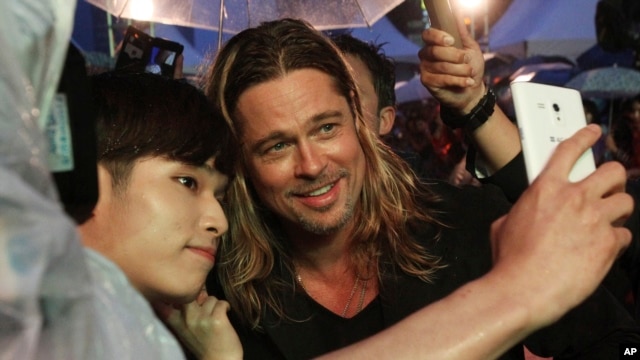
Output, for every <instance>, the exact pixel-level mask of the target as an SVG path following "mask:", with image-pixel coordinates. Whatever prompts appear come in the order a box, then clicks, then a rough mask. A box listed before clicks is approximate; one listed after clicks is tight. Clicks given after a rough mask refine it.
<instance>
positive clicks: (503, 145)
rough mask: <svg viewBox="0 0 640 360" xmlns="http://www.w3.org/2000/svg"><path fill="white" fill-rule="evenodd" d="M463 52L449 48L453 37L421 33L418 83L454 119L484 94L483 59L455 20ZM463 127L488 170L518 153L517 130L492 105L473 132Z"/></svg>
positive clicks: (478, 49) (440, 32)
mask: <svg viewBox="0 0 640 360" xmlns="http://www.w3.org/2000/svg"><path fill="white" fill-rule="evenodd" d="M458 28H459V31H460V37H461V39H462V44H463V49H458V48H456V47H454V46H453V38H452V37H451V36H450V35H449V34H447V33H446V32H444V31H440V30H438V29H433V28H431V29H427V30H424V31H423V32H422V39H423V41H424V43H425V46H424V47H423V48H422V49H421V50H420V53H419V57H420V78H421V80H422V83H423V84H424V86H425V87H427V89H429V91H430V92H431V94H433V96H434V97H435V98H436V99H437V100H438V101H439V102H440V104H441V106H442V107H443V108H447V109H448V111H449V113H450V114H451V115H454V116H460V117H462V116H465V115H468V114H469V113H470V112H471V111H472V110H473V108H474V107H475V106H476V105H478V104H479V103H480V102H481V101H482V99H483V97H484V96H485V95H486V94H487V87H486V86H485V84H484V83H483V76H484V58H483V56H482V51H481V50H480V47H479V45H478V43H476V42H475V41H474V40H473V39H472V38H471V36H470V35H469V33H468V31H467V30H466V26H465V25H464V24H462V23H461V19H458ZM463 128H465V131H466V132H467V134H468V135H469V138H470V139H472V140H473V142H474V143H475V146H476V148H477V150H478V151H479V153H480V154H481V155H482V157H483V159H484V161H485V163H486V165H487V166H489V168H490V170H492V171H496V170H498V169H500V168H502V167H503V166H504V165H506V164H507V163H508V162H509V161H511V160H512V159H513V158H514V157H515V156H516V155H517V154H518V153H519V152H520V149H521V148H520V138H519V135H518V129H517V127H516V126H515V125H514V124H513V123H512V122H511V121H510V120H509V118H508V117H507V116H506V115H505V114H504V113H503V112H502V110H501V109H500V108H499V107H498V106H497V105H496V106H494V109H493V114H492V115H491V116H490V117H489V118H488V120H487V121H486V122H485V123H484V124H483V125H482V126H480V127H478V128H477V129H474V130H471V129H469V128H466V127H463Z"/></svg>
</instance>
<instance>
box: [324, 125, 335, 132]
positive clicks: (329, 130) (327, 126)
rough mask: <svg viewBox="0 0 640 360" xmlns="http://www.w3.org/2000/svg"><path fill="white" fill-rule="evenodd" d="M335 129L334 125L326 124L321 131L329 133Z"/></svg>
mask: <svg viewBox="0 0 640 360" xmlns="http://www.w3.org/2000/svg"><path fill="white" fill-rule="evenodd" d="M334 127H335V125H334V124H324V125H322V127H321V130H322V131H323V132H326V133H327V132H331V130H333V128H334Z"/></svg>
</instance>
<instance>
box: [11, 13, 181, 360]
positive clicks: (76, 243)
mask: <svg viewBox="0 0 640 360" xmlns="http://www.w3.org/2000/svg"><path fill="white" fill-rule="evenodd" d="M74 10H75V0H3V1H0V48H1V49H2V51H0V359H65V360H66V359H179V358H183V357H184V356H183V354H182V351H181V350H180V347H179V345H178V343H177V341H176V340H175V339H174V338H173V337H172V336H171V335H170V333H169V332H168V330H167V329H166V328H165V327H164V326H163V325H162V324H161V323H160V322H159V320H158V319H157V318H156V317H155V316H154V314H153V311H152V310H151V307H150V306H149V304H148V303H147V302H146V301H145V299H144V298H143V297H142V296H141V295H140V294H139V293H138V292H137V291H135V290H134V289H133V288H132V287H131V285H130V284H129V282H128V281H127V279H126V277H125V275H124V274H123V273H122V272H121V271H120V270H119V269H118V268H117V267H116V266H115V265H114V264H113V263H112V262H110V261H109V260H107V259H105V258H104V257H102V256H101V255H100V254H97V253H95V252H92V251H90V250H85V249H84V248H83V247H82V245H81V243H80V240H79V237H78V234H77V232H76V227H75V223H74V222H73V221H72V220H71V219H70V218H69V217H67V216H66V214H65V212H64V210H63V208H62V206H61V205H60V203H59V201H58V195H57V192H56V187H55V185H54V182H53V181H52V177H51V176H50V173H49V165H48V163H47V150H48V144H49V143H48V141H47V140H46V139H45V136H44V132H43V130H42V129H43V125H42V124H44V123H45V119H46V117H47V114H48V111H49V108H50V107H51V105H50V104H51V103H52V101H53V98H54V95H55V92H56V89H57V86H56V85H57V83H58V79H59V78H60V74H61V71H62V65H63V63H64V60H65V55H66V53H67V46H68V44H69V39H70V34H71V28H72V23H73V15H74Z"/></svg>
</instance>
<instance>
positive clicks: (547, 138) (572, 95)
mask: <svg viewBox="0 0 640 360" xmlns="http://www.w3.org/2000/svg"><path fill="white" fill-rule="evenodd" d="M511 95H512V97H513V104H514V107H515V111H516V122H517V123H518V129H519V130H520V142H521V143H522V154H523V155H524V161H525V166H526V170H527V178H528V180H529V183H532V182H533V180H535V178H536V177H537V176H538V174H539V173H540V171H542V169H543V168H544V166H545V165H546V163H547V161H548V160H549V158H550V157H551V154H552V153H553V151H554V150H555V148H556V146H558V144H559V143H560V142H561V141H563V140H564V139H566V138H568V137H571V136H572V135H573V134H574V133H575V132H576V131H578V130H579V129H581V128H583V127H585V126H587V121H586V119H585V116H584V108H583V106H582V98H581V96H580V93H579V92H578V91H577V90H574V89H568V88H563V87H558V86H552V85H544V84H536V83H531V82H514V83H511ZM595 168H596V166H595V160H594V157H593V151H592V150H591V149H589V150H587V151H586V152H585V153H584V154H582V156H581V157H580V158H579V159H578V161H577V162H576V164H575V165H574V167H573V169H572V170H571V173H570V174H569V181H572V182H576V181H580V180H582V179H584V178H585V177H587V176H588V175H589V174H591V173H592V172H593V171H594V170H595Z"/></svg>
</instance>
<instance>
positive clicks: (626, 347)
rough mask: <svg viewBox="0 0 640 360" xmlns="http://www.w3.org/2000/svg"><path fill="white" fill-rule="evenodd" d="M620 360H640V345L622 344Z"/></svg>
mask: <svg viewBox="0 0 640 360" xmlns="http://www.w3.org/2000/svg"><path fill="white" fill-rule="evenodd" d="M618 354H619V356H618V358H619V359H640V344H620V348H619V352H618Z"/></svg>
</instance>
